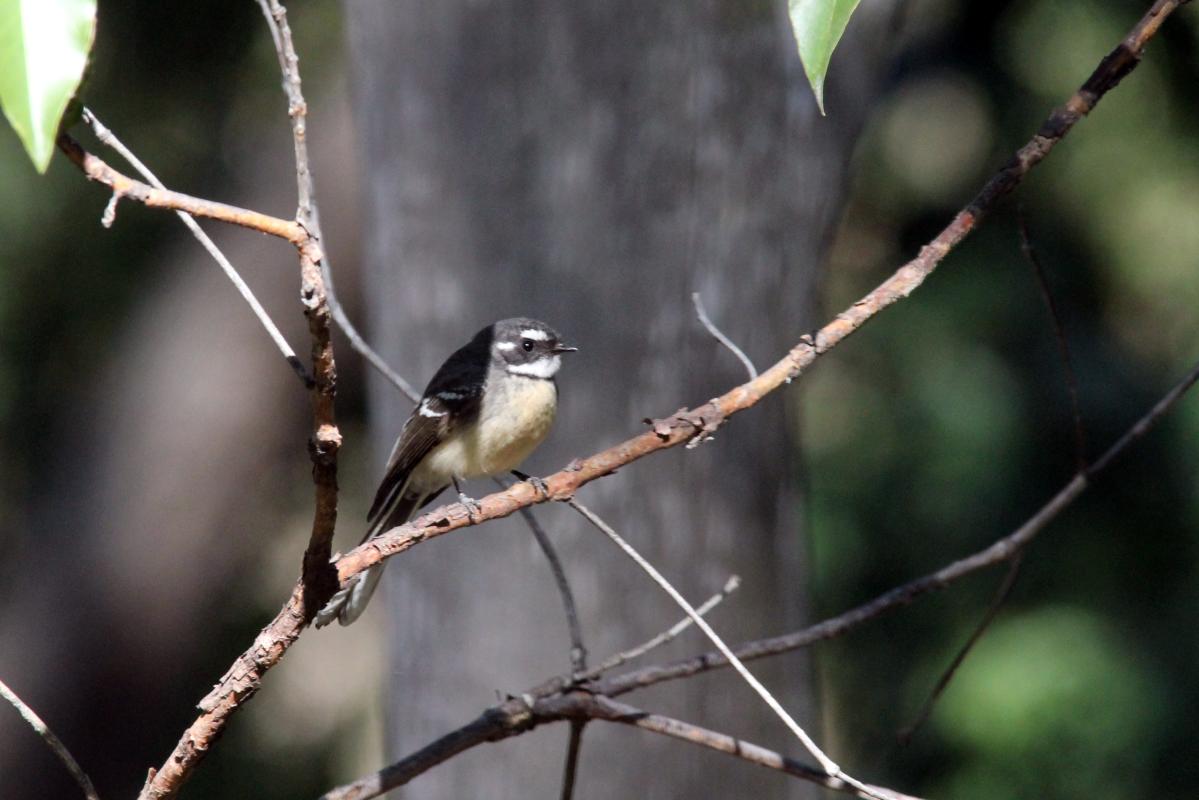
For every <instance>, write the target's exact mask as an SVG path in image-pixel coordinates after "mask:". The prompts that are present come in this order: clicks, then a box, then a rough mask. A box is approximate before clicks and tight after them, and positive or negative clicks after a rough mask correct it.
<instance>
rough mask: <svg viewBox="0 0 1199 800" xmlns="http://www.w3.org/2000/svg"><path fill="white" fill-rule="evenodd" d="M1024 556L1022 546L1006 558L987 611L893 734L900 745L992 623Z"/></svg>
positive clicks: (905, 743)
mask: <svg viewBox="0 0 1199 800" xmlns="http://www.w3.org/2000/svg"><path fill="white" fill-rule="evenodd" d="M1023 560H1024V550H1022V549H1021V550H1017V551H1016V552H1015V553H1014V554H1013V555H1012V557H1011V561H1009V562H1008V569H1007V572H1006V573H1005V574H1004V576H1003V580H1002V581H1001V582H1000V583H999V588H998V589H996V590H995V596H994V597H993V598H991V604H990V605H989V606H988V607H987V613H985V614H983V618H982V619H981V620H980V621H979V623H978V625H977V626H976V627H975V628H974V632H973V633H971V634H970V638H969V639H967V640H966V643H965V644H963V645H962V646H961V648H960V649H959V650H958V652H957V655H955V656H954V657H953V660H952V661H950V662H949V666H948V667H946V668H945V671H944V672H942V673H941V677H940V678H938V679H937V683H936V685H934V686H933V690H932V691H931V692H929V695H928V697H927V698H926V699H925V701H924V705H922V706H921V707H920V711H919V713H917V714H916V718H915V719H914V720H912V723H911V724H910V725H908V726H907V727H906V728H904V729H903V730H901V731H900V732H899V733H898V734H897V735H896V737H895V738H896V739H897V740H898V741H899V744H900V746H902V747H907V746H908V744H910V743H911V741H912V737H913V736H915V735H916V731H918V730H920V727H921V726H922V725H924V723H925V722H927V721H928V718H929V717H930V716H932V713H933V707H934V706H936V704H937V701H938V700H939V699H941V695H942V694H944V692H945V690H946V689H947V688H948V687H949V682H950V681H952V680H953V676H954V675H956V674H957V671H958V668H960V667H961V666H962V662H964V661H965V660H966V656H968V655H970V651H971V650H973V649H974V645H976V644H978V640H979V639H981V638H982V637H983V634H984V633H986V632H987V629H988V628H990V627H991V623H992V622H994V621H995V618H996V617H997V616H999V612H1000V610H1001V609H1002V608H1003V605H1004V603H1006V602H1007V599H1008V597H1009V596H1010V595H1011V593H1012V587H1014V586H1015V585H1016V578H1017V576H1019V574H1020V564H1021V562H1022V561H1023Z"/></svg>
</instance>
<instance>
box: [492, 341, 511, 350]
mask: <svg viewBox="0 0 1199 800" xmlns="http://www.w3.org/2000/svg"><path fill="white" fill-rule="evenodd" d="M495 346H496V347H498V348H499V349H501V350H515V349H516V342H496V343H495Z"/></svg>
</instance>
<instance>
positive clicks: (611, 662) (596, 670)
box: [571, 575, 741, 683]
mask: <svg viewBox="0 0 1199 800" xmlns="http://www.w3.org/2000/svg"><path fill="white" fill-rule="evenodd" d="M739 588H741V578H740V577H739V576H737V575H732V576H730V577H729V579H728V580H727V581H725V584H724V587H723V588H721V590H720V591H719V592H717V593H716V594H714V595H712V596H711V597H709V598H708V599H707V600H705V601H704V602H703V605H701V606H699V607H698V608H696V609H695V613H696V614H699V615H700V616H701V617H702V616H704V615H705V614H707V613H708V612H709V611H711V610H712V609H714V608H716V606H718V605H720V603H721V601H723V600H724V598H726V597H728V596H729V595H730V594H732V593H733V592H735V591H737V589H739ZM694 624H695V623H694V622H692V620H691V617H683V618H682V619H681V620H679V621H678V622H676V623H675V624H674V625H672V626H671V627H670V628H668V629H667V630H665V631H662V632H661V633H659V634H658V635H657V636H655V637H653V638H652V639H649V640H648V641H645V642H642V643H641V644H639V645H637V646H636V647H630V648H629V649H628V650H622V651H621V652H619V653H616V654H614V655H611V656H608V657H607V658H606V659H604V660H603V661H601V662H600V663H599V664H597V665H596V666H594V667H592V668H591V669H589V670H586V671H585V672H582V673H575V674H574V675H572V676H571V679H572V680H574V681H575V682H578V683H581V682H583V681H590V680H594V679H596V678H598V677H599V676H600V675H602V674H604V673H605V672H608V671H610V670H614V669H616V668H617V667H619V666H621V665H622V664H627V663H628V662H630V661H632V660H633V659H635V658H640V657H641V656H643V655H645V654H646V653H648V652H649V651H651V650H653V649H655V648H657V647H661V646H662V645H664V644H666V643H668V642H671V641H673V640H674V639H675V638H676V637H678V635H679V634H680V633H682V632H683V631H685V630H687V629H688V628H690V627H691V626H692V625H694Z"/></svg>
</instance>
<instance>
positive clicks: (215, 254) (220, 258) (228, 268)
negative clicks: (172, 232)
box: [83, 108, 312, 387]
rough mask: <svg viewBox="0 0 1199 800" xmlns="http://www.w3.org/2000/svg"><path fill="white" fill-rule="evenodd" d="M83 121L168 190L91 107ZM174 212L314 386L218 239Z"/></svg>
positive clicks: (152, 181) (158, 186)
mask: <svg viewBox="0 0 1199 800" xmlns="http://www.w3.org/2000/svg"><path fill="white" fill-rule="evenodd" d="M83 121H84V122H86V123H87V124H89V125H90V126H91V128H92V131H93V132H94V133H95V134H96V138H97V139H99V140H100V142H101V143H102V144H105V145H107V146H108V147H111V148H112V149H113V150H116V151H117V153H118V154H119V155H120V156H121V158H123V159H125V161H127V162H128V163H129V165H130V166H131V167H133V169H134V170H135V171H136V172H137V173H138V174H139V175H141V176H142V177H143V178H145V179H146V180H147V181H149V183H150V185H151V186H153V187H155V188H156V189H162V190H164V191H165V190H166V188H167V187H166V186H164V185H163V184H162V181H160V180H159V179H158V176H156V175H155V174H154V173H153V172H151V171H150V168H149V167H147V166H146V165H145V164H144V163H143V162H142V160H141V159H140V158H138V157H137V156H136V155H135V154H134V153H133V151H132V150H130V149H129V148H128V147H126V146H125V143H124V142H122V141H121V140H120V139H118V138H117V136H116V134H114V133H113V132H112V131H111V130H109V129H108V128H107V127H106V126H105V125H104V123H102V122H101V121H100V118H99V117H97V116H96V115H95V113H94V112H93V111H92V110H91V109H90V108H84V109H83ZM175 214H176V215H177V216H178V217H179V219H181V220H182V221H183V224H184V225H186V226H187V229H188V230H189V231H191V233H192V236H194V237H196V240H197V241H199V242H200V244H201V245H203V246H204V249H205V250H207V251H208V254H209V255H210V256H212V259H213V261H215V262H216V263H217V265H218V266H219V267H220V268H221V269H222V270H223V271H224V273H225V276H226V277H227V278H228V279H229V282H230V283H232V284H233V287H234V288H235V289H237V291H238V294H240V295H241V296H242V299H243V300H245V301H246V305H248V306H249V307H250V310H251V311H252V312H254V316H255V317H257V318H258V322H259V323H260V324H261V325H262V327H263V328H264V329H265V330H266V332H267V335H268V336H270V337H271V341H273V342H274V343H275V347H277V348H279V352H281V353H283V358H285V359H286V360H287V363H288V364H289V365H291V368H292V369H293V370H294V371H295V373H296V375H298V376H299V377H300V380H301V381H303V382H304V385H305V386H308V387H311V386H312V378H311V377H310V376H309V375H308V370H307V369H305V368H304V363H303V362H302V361H300V359H299V357H298V356H296V353H295V351H294V350H292V349H291V345H289V344H288V343H287V340H286V339H284V338H283V334H282V333H280V332H279V328H278V326H276V325H275V322H274V320H272V319H271V317H270V315H269V314H267V313H266V309H265V308H263V307H262V303H260V302H258V298H257V297H255V296H254V292H253V291H252V290H251V289H250V287H249V285H247V284H246V282H245V281H244V280H243V279H242V277H241V275H240V274H239V273H238V271H237V268H236V267H234V266H233V264H232V263H230V261H229V259H228V258H226V257H225V254H224V253H222V252H221V249H220V248H219V247H217V246H216V242H214V241H212V239H211V238H210V237H209V236H208V234H207V233H205V232H204V230H203V229H202V228H201V227H200V224H199V223H198V222H196V218H195V217H193V216H192V215H191V214H189V213H187V212H186V211H176V212H175Z"/></svg>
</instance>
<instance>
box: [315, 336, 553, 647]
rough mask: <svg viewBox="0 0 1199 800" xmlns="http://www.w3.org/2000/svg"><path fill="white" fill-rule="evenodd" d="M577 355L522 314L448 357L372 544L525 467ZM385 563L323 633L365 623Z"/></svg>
mask: <svg viewBox="0 0 1199 800" xmlns="http://www.w3.org/2000/svg"><path fill="white" fill-rule="evenodd" d="M576 349H577V348H574V347H568V346H566V345H564V344H563V343H562V342H561V340H560V339H559V338H558V334H557V332H555V331H554V329H553V328H551V327H550V326H549V325H546V324H545V323H544V322H538V321H537V320H535V319H527V318H524V317H517V318H514V319H503V320H500V321H499V322H496V323H494V324H492V325H488V326H487V327H486V328H484V329H483V330H481V331H479V332H478V333H477V334H475V337H474V338H473V339H471V340H470V342H469V343H467V344H466V345H465V346H464V347H462V348H459V349H458V350H457V351H456V352H455V353H454V354H453V355H451V356H450V357H449V358H447V359H446V361H445V363H444V364H442V365H441V368H440V369H439V370H437V373H436V374H435V375H434V376H433V380H431V381H429V385H428V387H427V388H426V389H425V392H424V395H423V396H422V397H421V401H420V403H419V404H417V407H416V408H415V409H413V411H412V414H411V415H410V416H409V417H408V421H407V422H405V423H404V428H403V430H402V431H401V432H400V436H399V438H398V439H397V440H396V443H395V446H394V447H393V448H392V450H391V458H390V459H388V462H387V472H386V474H385V475H384V476H383V482H382V483H381V484H380V485H379V490H378V492H377V493H376V494H375V501H374V503H372V504H371V508H370V512H369V513H368V514H367V518H368V522H369V524H370V527H369V528H368V529H367V532H366V536H365V537H363V541H364V542H365V541H367V540H368V539H370V538H372V537H374V536H378V535H379V534H380V533H382V532H384V531H386V530H390V529H391V528H394V527H395V526H397V525H402V524H403V523H405V522H407V521H408V519H409V518H410V517H411V516H412V515H413V514H414V513H415V512H416V511H417V510H418V509H420V508H421V507H422V506H424V505H426V504H428V503H430V502H432V500H433V499H434V498H435V497H437V495H439V494H441V492H442V491H443V490H444V489H445V488H446V487H447V486H449V485H450V484H453V485H454V487H455V489H457V490H458V494H459V498H460V499H461V500H462V501H463V502H465V503H467V504H468V505H472V504H473V501H472V500H470V498H467V497H466V496H465V495H463V494H462V492H461V489H460V488H459V484H458V482H459V481H460V480H462V479H465V478H478V477H482V476H485V475H498V474H500V473H503V472H509V471H512V470H515V469H516V467H518V466H519V465H520V463H521V462H522V461H524V460H525V458H526V457H528V455H529V454H530V453H532V452H533V450H534V449H536V447H537V445H539V444H541V442H542V440H543V439H545V436H546V434H547V433H549V430H550V425H551V424H552V423H553V421H554V415H555V413H556V412H557V409H558V387H557V384H556V383H555V382H554V376H555V375H556V374H557V373H558V367H559V366H561V361H562V354H563V353H571V352H574V351H575V350H576ZM521 477H523V476H521ZM384 566H385V565H384V564H377V565H375V566H373V567H370V568H368V569H367V570H365V571H363V572H361V573H359V574H358V575H355V576H354V577H353V578H352V579H351V580H350V582H349V583H347V584H346V586H345V587H343V588H342V589H340V590H339V591H338V592H337V594H335V595H333V597H332V599H331V600H329V602H328V604H327V605H326V606H325V607H324V608H322V609H321V610H320V611H319V612H318V613H317V615H316V626H317V627H318V628H321V627H324V626H325V625H328V624H329V623H330V622H332V621H333V619H334V618H336V619H337V621H338V622H340V623H341V624H342V625H349V624H350V623H351V622H353V621H354V620H356V619H358V617H359V615H361V614H362V611H363V610H364V609H365V608H366V604H367V602H368V601H369V600H370V596H371V594H372V593H373V592H374V590H375V586H376V585H378V583H379V578H380V576H381V575H382V574H383V567H384Z"/></svg>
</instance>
